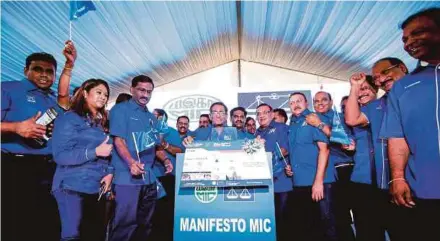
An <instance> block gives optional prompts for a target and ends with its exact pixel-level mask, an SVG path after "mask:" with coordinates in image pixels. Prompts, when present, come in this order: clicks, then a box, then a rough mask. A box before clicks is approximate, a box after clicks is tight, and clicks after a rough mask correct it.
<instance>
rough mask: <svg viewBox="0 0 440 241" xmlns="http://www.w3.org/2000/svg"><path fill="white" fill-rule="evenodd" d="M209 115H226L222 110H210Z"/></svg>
mask: <svg viewBox="0 0 440 241" xmlns="http://www.w3.org/2000/svg"><path fill="white" fill-rule="evenodd" d="M211 115H219V116H224V115H226V112H224V111H211Z"/></svg>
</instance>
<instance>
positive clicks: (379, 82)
mask: <svg viewBox="0 0 440 241" xmlns="http://www.w3.org/2000/svg"><path fill="white" fill-rule="evenodd" d="M372 73H373V81H374V83H375V85H376V86H378V87H379V88H381V89H382V90H384V91H385V92H386V93H388V92H389V91H390V90H391V87H392V86H393V84H394V83H395V82H396V81H398V80H399V79H401V78H402V77H403V76H405V75H406V74H407V73H408V69H407V67H406V66H405V64H404V63H403V62H402V61H401V60H400V59H397V58H383V59H380V60H378V61H377V62H376V63H375V64H374V65H373V68H372ZM365 81H366V75H365V74H363V73H360V74H354V75H353V76H352V77H351V78H350V84H351V89H350V95H349V97H348V101H347V106H346V110H345V121H346V123H347V124H348V125H349V126H353V127H359V126H360V127H363V126H367V125H368V126H369V129H370V131H371V137H372V143H373V150H374V160H375V161H374V162H372V166H371V174H372V176H373V178H374V180H372V185H373V186H375V187H376V186H377V188H375V189H374V190H375V191H374V195H373V197H372V198H371V199H370V200H372V201H373V202H374V203H375V205H376V206H377V209H376V211H377V217H376V219H377V223H378V224H379V225H380V226H378V230H377V231H375V232H374V233H376V234H377V235H378V236H377V237H376V238H375V239H379V240H384V239H385V230H386V231H387V232H388V234H389V235H390V237H391V239H396V240H399V239H400V240H402V239H405V238H406V237H405V236H404V235H402V232H401V231H400V230H399V229H400V228H399V226H400V225H399V223H403V222H405V218H399V215H400V210H398V209H396V208H395V207H394V206H392V205H391V203H390V197H389V194H388V181H389V163H388V153H387V143H386V141H385V140H383V139H381V138H380V137H379V132H380V128H381V126H382V121H383V116H384V113H385V112H386V111H387V105H386V99H387V94H385V95H384V96H382V97H381V98H380V99H378V100H375V101H373V102H371V103H370V104H368V105H366V106H363V107H362V108H360V107H359V104H358V100H359V92H360V87H361V86H362V84H363V83H364V82H365ZM402 211H403V210H402ZM379 229H380V230H379ZM379 236H380V237H379Z"/></svg>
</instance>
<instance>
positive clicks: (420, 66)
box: [411, 60, 436, 74]
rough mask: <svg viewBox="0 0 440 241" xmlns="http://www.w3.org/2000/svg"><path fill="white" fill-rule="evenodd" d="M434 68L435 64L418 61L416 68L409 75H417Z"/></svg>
mask: <svg viewBox="0 0 440 241" xmlns="http://www.w3.org/2000/svg"><path fill="white" fill-rule="evenodd" d="M435 66H436V65H435V64H430V63H428V62H425V61H421V60H419V61H418V62H417V67H416V68H415V69H414V70H413V71H412V72H411V74H417V73H419V72H421V71H423V70H425V69H427V68H435Z"/></svg>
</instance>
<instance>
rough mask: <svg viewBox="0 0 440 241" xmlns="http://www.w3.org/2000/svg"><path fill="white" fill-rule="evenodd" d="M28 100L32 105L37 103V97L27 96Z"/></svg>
mask: <svg viewBox="0 0 440 241" xmlns="http://www.w3.org/2000/svg"><path fill="white" fill-rule="evenodd" d="M26 99H27V101H28V102H31V103H36V102H37V101H35V96H31V95H27V96H26Z"/></svg>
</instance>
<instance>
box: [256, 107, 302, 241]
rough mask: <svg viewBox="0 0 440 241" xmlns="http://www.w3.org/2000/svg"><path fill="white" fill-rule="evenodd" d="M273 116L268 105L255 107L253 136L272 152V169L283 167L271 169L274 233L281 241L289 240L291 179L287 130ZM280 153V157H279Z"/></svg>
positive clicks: (284, 125)
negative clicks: (255, 127)
mask: <svg viewBox="0 0 440 241" xmlns="http://www.w3.org/2000/svg"><path fill="white" fill-rule="evenodd" d="M273 115H274V113H273V111H272V107H271V106H270V105H268V104H265V103H263V104H260V105H259V106H258V107H257V120H258V124H259V125H260V127H258V129H257V131H256V132H255V135H256V136H257V138H260V139H262V140H265V141H264V147H265V149H266V151H267V152H272V167H275V166H277V167H279V166H283V167H284V168H283V169H280V170H276V168H273V171H274V176H273V183H274V192H275V219H276V224H277V225H276V233H277V240H278V241H282V240H289V238H290V237H289V235H288V233H289V232H288V225H287V224H288V223H289V219H288V210H287V200H288V196H289V193H290V192H291V191H292V186H293V185H292V178H291V177H289V176H287V173H288V172H290V171H291V167H290V164H289V159H288V157H287V155H288V150H289V144H288V136H287V132H288V130H289V128H288V126H287V125H286V124H284V123H278V122H275V120H274V118H273ZM278 148H279V149H278ZM280 152H281V154H282V156H280V155H279V154H280ZM284 157H285V158H284ZM280 162H281V163H280ZM284 162H286V163H284ZM275 163H277V165H275ZM279 164H281V165H279ZM290 174H291V173H290Z"/></svg>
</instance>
